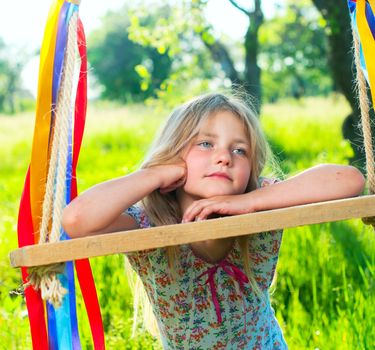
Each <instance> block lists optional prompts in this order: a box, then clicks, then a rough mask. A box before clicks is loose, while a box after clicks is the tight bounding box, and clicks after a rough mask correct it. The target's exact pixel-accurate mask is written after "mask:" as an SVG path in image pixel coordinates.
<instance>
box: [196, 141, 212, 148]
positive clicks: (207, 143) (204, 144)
mask: <svg viewBox="0 0 375 350" xmlns="http://www.w3.org/2000/svg"><path fill="white" fill-rule="evenodd" d="M198 146H201V147H202V148H211V147H212V144H211V143H210V142H208V141H202V142H199V143H198Z"/></svg>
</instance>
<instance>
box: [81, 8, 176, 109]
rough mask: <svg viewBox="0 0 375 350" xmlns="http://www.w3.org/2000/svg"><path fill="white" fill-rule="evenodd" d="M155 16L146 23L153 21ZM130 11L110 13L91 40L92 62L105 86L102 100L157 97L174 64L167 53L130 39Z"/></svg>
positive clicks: (135, 99)
mask: <svg viewBox="0 0 375 350" xmlns="http://www.w3.org/2000/svg"><path fill="white" fill-rule="evenodd" d="M151 20H152V18H151V16H148V17H147V18H146V19H145V22H146V24H147V21H151ZM129 25H130V22H129V18H128V16H127V9H126V8H123V9H122V10H121V11H119V12H117V13H113V12H109V13H107V14H106V16H105V17H104V18H103V24H102V27H101V28H100V29H99V30H97V31H95V32H93V33H92V34H91V35H90V37H89V39H88V40H89V50H88V58H89V62H90V65H91V67H92V69H93V73H94V75H95V76H96V78H97V79H98V81H99V83H100V84H101V85H102V86H103V88H104V90H103V92H102V97H105V98H108V99H113V100H120V101H127V102H128V101H140V100H144V99H145V98H147V97H149V96H151V95H153V94H154V91H155V89H156V88H158V87H159V86H160V84H161V83H162V82H163V81H164V80H165V79H166V78H167V77H168V75H169V71H170V68H171V64H172V63H171V60H170V58H169V56H168V55H167V54H166V53H163V52H158V51H157V50H156V49H154V48H152V47H143V46H142V45H139V44H137V43H134V42H133V41H131V40H130V39H129V38H128V28H129Z"/></svg>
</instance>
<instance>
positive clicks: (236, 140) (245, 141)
mask: <svg viewBox="0 0 375 350" xmlns="http://www.w3.org/2000/svg"><path fill="white" fill-rule="evenodd" d="M197 136H205V137H212V138H213V139H217V138H218V137H219V136H218V135H217V134H214V133H211V132H206V131H204V132H200V133H198V135H197ZM234 143H243V144H245V145H249V142H248V141H247V140H245V139H242V138H238V139H234Z"/></svg>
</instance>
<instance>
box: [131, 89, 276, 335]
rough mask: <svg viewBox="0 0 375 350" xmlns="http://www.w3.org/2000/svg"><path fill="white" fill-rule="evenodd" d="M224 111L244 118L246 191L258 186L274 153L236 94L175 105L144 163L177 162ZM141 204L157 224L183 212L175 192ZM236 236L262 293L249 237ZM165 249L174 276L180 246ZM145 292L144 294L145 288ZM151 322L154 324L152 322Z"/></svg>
mask: <svg viewBox="0 0 375 350" xmlns="http://www.w3.org/2000/svg"><path fill="white" fill-rule="evenodd" d="M221 111H228V112H231V113H233V114H234V115H235V116H237V117H238V118H239V119H240V120H241V121H242V122H243V125H244V128H245V130H246V132H247V134H248V140H249V143H250V154H249V158H250V163H251V169H252V170H251V175H250V179H249V183H248V186H247V189H246V192H250V191H252V190H254V189H256V188H257V187H258V186H259V185H258V181H259V177H260V174H261V172H262V170H263V168H264V167H265V165H266V162H267V159H268V157H271V152H270V151H269V146H268V143H267V141H266V139H265V136H264V134H263V132H262V130H261V128H260V124H259V121H258V118H257V116H256V114H255V112H254V111H253V109H252V108H251V107H249V104H248V102H245V101H244V100H243V99H239V98H237V97H232V96H231V97H229V96H226V95H223V94H220V93H210V94H206V95H202V96H198V97H196V98H194V99H192V100H190V101H188V102H187V103H185V104H183V105H182V106H180V107H178V108H177V109H175V110H174V111H173V112H172V114H171V115H170V116H169V118H168V119H167V121H166V123H165V125H164V127H163V128H162V130H161V132H160V133H159V135H158V136H157V137H156V139H155V140H154V142H153V144H152V146H151V148H150V150H149V152H148V154H147V155H146V157H145V159H144V162H143V163H142V165H141V167H142V168H150V167H153V166H157V165H163V164H171V163H173V162H175V161H176V160H177V159H179V158H180V156H181V153H182V152H183V151H184V149H185V148H186V146H188V145H189V143H190V142H191V141H192V139H193V138H194V137H195V136H196V135H197V134H198V132H199V129H200V126H201V124H202V122H204V121H205V120H206V119H207V118H208V117H210V116H212V115H215V114H216V113H218V112H221ZM142 205H143V207H144V210H145V212H146V215H147V216H148V218H149V219H150V222H152V223H153V224H154V225H155V226H160V225H170V224H176V223H179V222H181V219H182V213H181V210H180V207H179V203H178V201H177V197H176V193H175V192H171V193H167V194H161V193H160V192H159V191H158V190H156V191H154V192H152V193H151V194H149V195H148V196H147V197H145V198H144V199H143V200H142ZM237 240H238V242H239V246H240V249H241V254H242V258H243V263H244V267H245V272H246V274H247V275H248V277H249V280H250V283H251V285H252V287H253V289H254V290H255V291H256V293H257V294H260V290H259V287H258V285H257V283H256V281H255V278H254V274H253V273H252V271H251V268H250V257H249V252H248V250H247V245H248V237H247V236H242V237H238V238H237ZM165 249H166V254H167V257H168V264H169V267H170V271H171V275H172V277H173V273H174V270H175V264H176V261H177V256H178V247H167V248H165ZM136 285H137V286H140V285H141V284H140V283H139V281H138V282H137V283H136ZM135 292H136V293H135V294H134V295H135V296H136V295H137V294H138V293H139V291H135ZM142 293H143V294H144V295H145V292H144V291H143V292H142ZM144 299H145V300H143V301H140V304H141V306H143V307H142V308H143V312H144V316H145V313H146V314H148V315H149V314H150V312H148V311H147V310H148V307H147V303H148V300H147V298H144ZM136 300H137V302H135V306H136V307H135V313H137V312H138V310H137V308H138V298H137V299H136ZM135 319H136V316H135ZM149 321H150V320H147V319H145V320H144V325H145V326H146V328H147V329H148V330H149V331H151V333H152V334H154V333H155V329H156V327H155V323H154V322H151V323H150V322H149ZM151 324H153V325H152V326H151ZM133 330H134V328H133Z"/></svg>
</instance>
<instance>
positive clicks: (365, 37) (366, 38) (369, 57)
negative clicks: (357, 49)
mask: <svg viewBox="0 0 375 350" xmlns="http://www.w3.org/2000/svg"><path fill="white" fill-rule="evenodd" d="M369 3H370V5H371V8H372V10H373V11H374V10H375V0H369ZM365 6H366V1H365V0H357V16H356V19H357V27H358V32H359V37H360V42H361V45H362V51H363V55H364V58H365V62H366V69H367V74H368V79H369V84H370V91H371V98H372V104H373V105H374V102H375V86H374V84H375V63H374V57H375V41H374V38H373V36H372V33H371V30H370V27H369V25H368V23H367V19H366V12H365V9H366V7H365Z"/></svg>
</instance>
